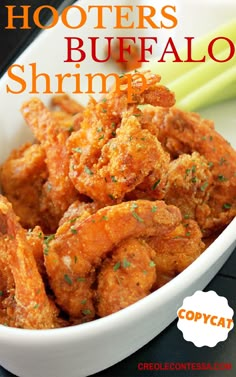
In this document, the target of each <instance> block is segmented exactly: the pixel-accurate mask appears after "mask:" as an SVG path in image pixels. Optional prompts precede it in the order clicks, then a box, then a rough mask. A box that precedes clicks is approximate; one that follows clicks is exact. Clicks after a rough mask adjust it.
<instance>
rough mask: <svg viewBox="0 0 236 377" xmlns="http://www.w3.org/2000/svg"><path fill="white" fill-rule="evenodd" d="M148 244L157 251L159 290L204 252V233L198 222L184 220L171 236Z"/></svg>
mask: <svg viewBox="0 0 236 377" xmlns="http://www.w3.org/2000/svg"><path fill="white" fill-rule="evenodd" d="M147 242H148V244H149V245H150V246H151V248H152V249H153V250H155V253H156V255H155V257H154V258H153V261H154V262H155V264H156V273H157V278H156V282H155V285H154V288H155V289H157V288H159V287H161V286H162V285H164V284H166V283H167V282H168V281H170V280H171V279H173V278H174V277H175V276H176V275H178V274H179V273H180V272H182V271H183V270H184V269H185V268H187V267H188V266H189V265H190V264H191V263H192V262H194V260H195V259H197V258H198V257H199V256H200V254H201V253H202V252H203V250H204V248H205V245H204V243H203V242H202V233H201V231H200V228H199V226H198V224H197V223H196V221H194V220H184V221H183V222H182V223H181V224H180V225H178V226H177V227H176V229H174V230H173V231H172V232H170V233H169V234H165V235H164V236H163V237H151V238H150V239H149V240H147Z"/></svg>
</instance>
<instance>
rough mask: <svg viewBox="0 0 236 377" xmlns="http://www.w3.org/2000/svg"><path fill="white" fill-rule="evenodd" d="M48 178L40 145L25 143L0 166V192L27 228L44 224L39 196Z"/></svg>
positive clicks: (43, 153)
mask: <svg viewBox="0 0 236 377" xmlns="http://www.w3.org/2000/svg"><path fill="white" fill-rule="evenodd" d="M47 178H48V170H47V166H46V163H45V152H44V149H43V148H42V147H41V145H40V144H31V143H26V144H24V145H23V146H22V147H20V148H19V149H17V150H14V151H13V152H12V153H11V154H10V156H9V157H8V159H7V160H6V161H5V162H4V163H3V164H2V166H1V170H0V180H1V186H2V191H3V193H4V195H5V196H6V197H7V198H8V200H9V201H10V202H11V203H12V206H13V209H14V211H15V213H16V215H17V216H19V218H20V222H21V224H22V226H24V227H26V228H33V227H34V226H36V225H43V224H42V219H41V215H40V197H41V195H42V190H43V185H44V183H45V182H46V180H47Z"/></svg>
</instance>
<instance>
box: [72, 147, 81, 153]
mask: <svg viewBox="0 0 236 377" xmlns="http://www.w3.org/2000/svg"><path fill="white" fill-rule="evenodd" d="M72 151H73V152H76V153H82V149H81V148H80V147H77V148H73V149H72Z"/></svg>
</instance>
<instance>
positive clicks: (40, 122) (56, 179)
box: [21, 98, 78, 231]
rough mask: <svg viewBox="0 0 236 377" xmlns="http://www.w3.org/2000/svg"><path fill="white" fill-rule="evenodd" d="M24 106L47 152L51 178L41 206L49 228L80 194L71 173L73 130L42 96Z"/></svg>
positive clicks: (29, 123)
mask: <svg viewBox="0 0 236 377" xmlns="http://www.w3.org/2000/svg"><path fill="white" fill-rule="evenodd" d="M21 110H22V114H23V116H24V118H25V120H26V122H27V124H28V125H29V127H30V128H31V129H32V131H33V133H34V135H35V137H36V138H37V140H38V141H39V142H40V143H41V146H42V147H43V149H44V151H45V154H46V163H47V167H48V179H47V182H46V183H45V184H44V187H43V194H42V198H41V203H40V206H41V212H42V214H43V217H44V220H45V222H46V223H47V225H48V228H49V229H50V230H51V231H53V230H55V228H56V226H57V224H58V222H59V220H60V218H61V217H62V215H63V214H64V212H65V211H66V210H67V208H68V207H69V205H70V204H71V203H73V201H74V200H76V198H77V196H78V193H77V192H76V190H75V188H74V186H73V185H72V183H71V181H70V179H69V176H68V173H69V156H68V153H67V149H66V140H67V138H68V136H69V134H70V132H69V131H68V130H65V129H62V128H61V127H57V124H56V122H55V119H54V117H53V115H52V113H51V112H50V111H49V110H48V109H47V108H46V107H45V106H44V104H43V103H42V102H41V101H40V100H39V99H36V98H34V99H31V100H30V101H28V102H26V103H24V104H23V106H22V109H21Z"/></svg>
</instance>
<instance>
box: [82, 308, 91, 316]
mask: <svg viewBox="0 0 236 377" xmlns="http://www.w3.org/2000/svg"><path fill="white" fill-rule="evenodd" d="M82 313H83V314H84V315H89V314H91V310H89V309H84V310H82Z"/></svg>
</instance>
